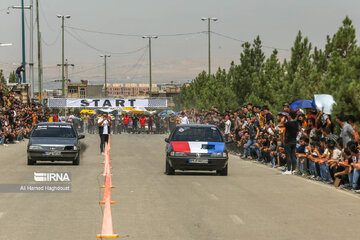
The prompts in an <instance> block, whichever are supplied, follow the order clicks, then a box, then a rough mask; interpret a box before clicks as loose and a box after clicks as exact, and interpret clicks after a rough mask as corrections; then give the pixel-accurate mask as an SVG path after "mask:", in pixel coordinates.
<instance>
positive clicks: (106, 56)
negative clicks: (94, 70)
mask: <svg viewBox="0 0 360 240" xmlns="http://www.w3.org/2000/svg"><path fill="white" fill-rule="evenodd" d="M100 57H103V58H104V66H105V86H104V88H105V97H107V96H108V92H107V74H106V59H107V58H108V57H111V55H106V54H103V55H100Z"/></svg>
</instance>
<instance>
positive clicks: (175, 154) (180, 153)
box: [170, 152, 186, 157]
mask: <svg viewBox="0 0 360 240" xmlns="http://www.w3.org/2000/svg"><path fill="white" fill-rule="evenodd" d="M170 156H173V157H184V156H186V154H185V153H184V152H170Z"/></svg>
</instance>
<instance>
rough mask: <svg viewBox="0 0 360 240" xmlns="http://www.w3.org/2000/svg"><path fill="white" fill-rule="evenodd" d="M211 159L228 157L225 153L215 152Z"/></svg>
mask: <svg viewBox="0 0 360 240" xmlns="http://www.w3.org/2000/svg"><path fill="white" fill-rule="evenodd" d="M211 157H226V153H224V152H215V153H212V154H211Z"/></svg>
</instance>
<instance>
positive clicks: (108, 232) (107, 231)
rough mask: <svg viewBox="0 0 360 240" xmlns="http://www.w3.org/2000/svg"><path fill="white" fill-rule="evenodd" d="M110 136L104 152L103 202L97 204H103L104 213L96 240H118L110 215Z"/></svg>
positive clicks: (112, 202)
mask: <svg viewBox="0 0 360 240" xmlns="http://www.w3.org/2000/svg"><path fill="white" fill-rule="evenodd" d="M109 150H110V136H109V144H107V143H105V152H104V155H105V156H104V172H103V176H105V183H104V186H101V188H104V195H103V200H102V201H100V202H99V204H105V206H104V213H103V222H102V229H101V234H97V235H96V237H97V238H118V237H119V235H118V234H114V229H113V221H112V214H111V204H114V203H115V202H114V201H112V198H111V188H113V187H114V186H113V185H112V183H111V171H110V169H111V163H110V151H109Z"/></svg>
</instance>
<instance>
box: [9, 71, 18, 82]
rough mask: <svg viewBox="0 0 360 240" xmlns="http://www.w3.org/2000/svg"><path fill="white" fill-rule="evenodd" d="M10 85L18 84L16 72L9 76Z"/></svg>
mask: <svg viewBox="0 0 360 240" xmlns="http://www.w3.org/2000/svg"><path fill="white" fill-rule="evenodd" d="M9 83H17V81H16V75H15V72H11V73H10V75H9Z"/></svg>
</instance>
